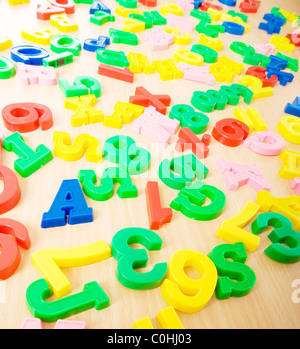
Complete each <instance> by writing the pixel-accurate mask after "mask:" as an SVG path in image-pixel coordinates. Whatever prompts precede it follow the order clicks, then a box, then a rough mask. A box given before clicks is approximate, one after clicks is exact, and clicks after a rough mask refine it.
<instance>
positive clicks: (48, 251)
mask: <svg viewBox="0 0 300 349" xmlns="http://www.w3.org/2000/svg"><path fill="white" fill-rule="evenodd" d="M110 257H111V249H110V247H109V246H108V245H107V244H106V243H105V242H104V241H103V240H97V241H95V242H93V243H90V244H87V245H83V246H78V247H71V248H44V249H41V250H39V251H37V252H34V253H33V254H32V255H31V261H32V264H33V265H34V267H35V268H36V269H37V270H38V271H39V273H41V275H42V276H43V277H44V278H45V280H46V281H47V283H48V284H49V285H50V287H51V289H52V290H53V293H54V294H55V296H56V297H57V298H61V297H63V296H65V295H66V294H67V293H69V292H71V283H70V281H69V280H68V279H67V277H66V276H65V274H64V273H63V272H62V270H61V269H60V268H73V267H80V266H84V265H89V264H94V263H98V262H101V261H103V260H105V259H108V258H110Z"/></svg>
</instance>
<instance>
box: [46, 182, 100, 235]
mask: <svg viewBox="0 0 300 349" xmlns="http://www.w3.org/2000/svg"><path fill="white" fill-rule="evenodd" d="M67 218H68V219H67ZM93 219H94V218H93V209H92V208H90V207H88V206H87V203H86V200H85V197H84V195H83V192H82V189H81V186H80V183H79V181H78V180H77V179H66V180H63V181H62V184H61V186H60V188H59V190H58V193H57V195H56V197H55V199H54V201H53V203H52V205H51V207H50V210H49V211H48V212H45V213H44V214H43V217H42V224H41V227H42V228H52V227H61V226H64V225H66V224H67V222H68V224H71V225H73V224H79V223H88V222H92V221H93Z"/></svg>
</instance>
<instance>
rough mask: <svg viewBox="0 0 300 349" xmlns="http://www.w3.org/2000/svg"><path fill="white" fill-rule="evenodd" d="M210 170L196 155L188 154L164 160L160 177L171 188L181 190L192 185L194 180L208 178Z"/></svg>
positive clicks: (160, 169)
mask: <svg viewBox="0 0 300 349" xmlns="http://www.w3.org/2000/svg"><path fill="white" fill-rule="evenodd" d="M207 174H208V168H207V167H206V166H204V165H203V163H202V162H201V161H200V160H199V159H198V158H197V157H196V156H195V155H194V154H186V155H182V156H178V157H175V158H173V159H172V160H171V161H170V160H168V159H164V160H162V162H161V163H160V165H159V170H158V175H159V178H160V179H161V181H162V182H163V183H164V184H165V185H166V186H168V187H169V188H172V189H176V190H180V189H182V188H184V187H185V186H187V185H188V184H190V183H192V182H193V180H194V178H195V177H197V178H198V179H203V178H206V176H207Z"/></svg>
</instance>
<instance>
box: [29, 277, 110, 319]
mask: <svg viewBox="0 0 300 349" xmlns="http://www.w3.org/2000/svg"><path fill="white" fill-rule="evenodd" d="M50 296H52V292H51V288H50V287H49V286H48V284H47V282H46V280H44V279H40V280H37V281H34V282H33V283H32V284H30V285H29V286H28V288H27V291H26V304H27V307H28V309H29V311H30V312H31V313H32V315H33V316H34V317H37V318H39V319H41V320H42V321H45V322H54V321H57V320H59V319H64V318H67V317H69V316H71V315H75V314H78V313H80V312H82V311H85V310H88V309H91V308H95V309H96V310H101V309H104V308H106V307H108V306H109V298H108V296H107V295H106V293H105V292H104V291H103V289H102V288H101V287H100V285H99V284H98V283H97V282H96V281H93V282H89V283H88V284H85V285H84V288H83V291H82V292H79V293H76V294H73V295H71V296H68V297H65V298H62V299H59V300H56V301H53V302H46V298H48V297H50Z"/></svg>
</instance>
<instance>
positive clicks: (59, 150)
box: [53, 131, 102, 162]
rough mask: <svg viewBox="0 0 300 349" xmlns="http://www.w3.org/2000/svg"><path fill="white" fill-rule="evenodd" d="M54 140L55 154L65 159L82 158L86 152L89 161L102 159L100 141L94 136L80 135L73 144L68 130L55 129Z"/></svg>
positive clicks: (74, 159)
mask: <svg viewBox="0 0 300 349" xmlns="http://www.w3.org/2000/svg"><path fill="white" fill-rule="evenodd" d="M53 141H54V153H55V155H56V156H58V157H60V158H61V159H63V160H66V161H76V160H79V159H81V158H82V157H83V155H84V153H85V158H86V160H87V161H91V162H98V161H100V160H101V159H102V154H101V152H100V150H99V146H100V145H99V142H98V140H97V138H95V137H93V136H90V135H87V134H81V135H78V136H77V137H76V138H75V140H74V142H73V144H72V141H71V137H70V134H69V133H68V132H59V131H54V134H53Z"/></svg>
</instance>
